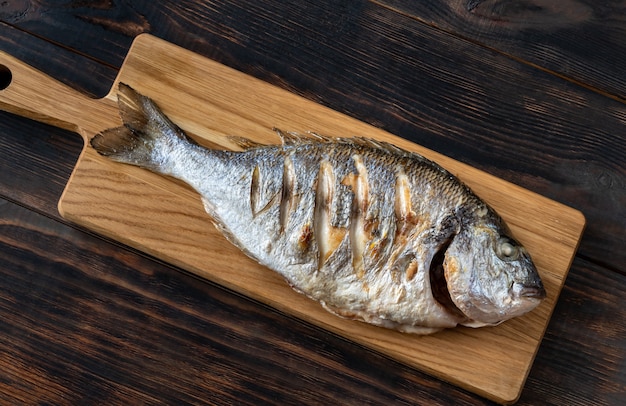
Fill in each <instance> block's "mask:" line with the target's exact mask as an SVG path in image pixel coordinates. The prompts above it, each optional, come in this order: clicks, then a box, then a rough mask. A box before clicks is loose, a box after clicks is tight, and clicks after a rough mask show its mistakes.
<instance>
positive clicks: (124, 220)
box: [0, 35, 585, 403]
mask: <svg viewBox="0 0 626 406" xmlns="http://www.w3.org/2000/svg"><path fill="white" fill-rule="evenodd" d="M0 64H1V65H4V66H5V67H7V68H8V69H9V70H10V71H11V73H12V81H11V83H10V84H9V85H8V87H7V88H6V89H5V90H2V91H0V107H1V108H3V109H4V110H7V111H10V112H13V113H17V114H20V115H23V116H26V117H30V118H32V119H36V120H40V121H44V122H47V123H50V124H53V125H56V126H58V127H62V128H66V129H70V130H74V131H77V132H78V133H80V134H81V135H82V136H83V137H84V139H85V141H87V140H88V139H90V138H91V137H92V136H93V135H94V134H95V133H97V132H99V131H101V130H103V129H105V128H109V127H113V126H117V125H120V123H121V122H120V119H119V116H118V112H117V106H116V102H115V100H116V96H115V93H116V92H115V90H112V91H111V92H110V94H109V95H108V96H107V97H105V98H103V99H99V100H93V99H89V98H87V97H85V96H83V95H81V94H79V93H77V92H76V91H74V90H72V89H70V88H68V87H66V86H64V85H62V84H60V83H58V82H56V81H54V80H53V79H51V78H49V77H47V76H45V75H43V74H41V73H40V72H37V71H35V70H34V69H32V68H30V67H28V66H26V65H25V64H23V63H21V62H19V61H17V60H15V59H14V58H12V57H10V56H8V55H6V54H0ZM0 75H1V76H2V77H3V78H4V79H8V75H7V74H6V70H5V73H4V74H1V73H0ZM7 81H8V80H7ZM118 81H122V82H125V83H128V84H130V85H131V86H133V87H134V88H136V89H137V90H138V91H139V92H141V93H143V94H145V95H148V96H149V97H151V98H153V99H154V100H156V102H157V103H158V104H159V105H160V106H161V107H162V108H163V110H164V112H165V113H166V114H167V115H169V117H170V118H171V119H172V120H173V121H174V122H175V123H177V124H178V125H179V126H180V127H182V128H183V129H185V130H186V131H187V132H188V133H189V134H190V135H192V136H193V137H194V138H196V139H197V140H199V142H201V143H207V144H213V145H215V144H216V145H220V146H223V147H226V148H235V146H234V145H231V144H229V142H228V140H227V138H226V135H242V136H246V137H249V138H252V139H253V140H256V141H259V142H262V143H277V142H278V141H279V140H278V138H277V136H276V135H275V134H274V132H273V131H272V128H273V127H278V128H281V129H285V130H293V131H299V132H304V131H308V130H313V131H316V132H318V133H322V134H326V135H331V136H350V135H361V136H366V137H371V138H376V139H379V140H385V141H389V142H392V143H394V144H396V145H398V146H400V147H403V148H405V149H409V150H413V151H416V152H419V153H420V154H423V155H425V156H426V157H428V158H430V159H432V160H434V161H436V162H438V163H439V164H441V165H442V166H444V167H445V168H447V169H448V170H450V171H451V172H452V173H454V174H457V175H458V176H459V177H460V178H461V179H462V180H463V181H465V182H466V183H467V184H468V185H469V186H470V187H472V188H473V189H474V190H475V191H476V192H477V193H478V194H479V195H480V196H481V197H483V198H484V199H485V200H486V201H487V202H489V203H490V204H491V205H492V206H493V207H494V208H495V209H496V210H497V211H498V212H499V213H500V214H501V215H502V216H503V217H504V218H505V220H506V221H507V222H508V224H509V225H510V226H511V229H512V230H513V233H514V234H515V236H516V237H517V238H518V239H519V240H521V242H522V243H523V244H524V245H525V246H526V247H527V248H528V250H529V251H530V252H531V254H532V255H533V258H534V260H535V262H536V265H537V267H538V269H539V273H540V274H541V277H542V278H543V281H544V284H545V287H546V290H547V292H548V297H547V299H546V300H545V301H544V302H543V303H542V304H541V305H540V306H539V307H538V308H537V309H536V310H534V311H533V312H531V313H530V314H528V315H525V316H523V317H520V318H517V319H515V320H511V321H508V322H506V323H503V324H502V325H500V326H498V327H492V328H482V329H470V328H457V329H453V330H448V331H444V332H441V333H437V334H435V335H431V336H425V337H422V336H415V335H408V334H402V333H397V332H394V331H390V330H386V329H382V328H377V327H373V326H369V325H366V324H363V323H360V322H356V321H348V320H344V319H341V318H338V317H336V316H333V315H331V314H329V313H327V312H326V311H324V310H323V309H322V308H321V307H320V306H319V305H318V304H317V303H314V302H312V301H310V300H308V299H306V298H305V297H304V296H302V295H299V294H297V293H295V292H294V291H293V290H291V289H290V288H289V287H288V286H287V284H286V283H285V282H284V281H283V280H282V278H281V277H280V276H278V275H276V274H275V273H273V272H272V271H270V270H268V269H266V268H264V267H262V266H259V265H258V264H256V263H255V262H254V261H252V260H250V259H249V258H247V257H246V256H245V255H243V254H242V253H241V252H240V251H239V250H237V249H236V248H234V247H233V246H231V245H230V244H229V243H228V242H227V241H226V240H225V239H224V238H223V237H222V236H221V235H220V234H219V233H218V232H217V231H216V230H215V228H214V227H213V225H212V223H211V221H210V219H209V218H208V216H207V215H206V214H205V212H204V210H203V207H202V204H201V202H200V199H199V196H198V195H197V194H196V193H195V192H194V191H192V190H191V189H190V188H188V187H187V186H185V185H183V184H181V183H179V182H177V181H174V180H172V179H168V178H164V177H160V176H158V175H155V174H152V173H150V172H148V171H145V170H142V169H139V168H136V167H131V166H127V165H121V164H116V163H113V162H111V161H109V160H107V159H105V158H102V157H100V156H99V155H98V154H97V153H96V152H95V151H94V150H93V149H92V148H91V147H89V146H86V147H85V148H84V150H83V152H82V154H81V156H80V158H79V160H78V163H77V165H76V169H75V170H74V173H73V174H72V176H71V178H70V181H69V183H68V185H67V187H66V189H65V192H64V194H63V196H62V198H61V201H60V202H59V211H60V212H61V214H62V215H63V216H64V217H65V218H67V219H68V220H71V221H73V222H76V223H78V224H80V225H83V226H85V227H88V228H90V229H92V230H95V231H96V232H98V233H100V234H102V235H105V236H107V237H110V238H113V239H115V240H118V241H120V242H122V243H125V244H128V245H130V246H132V247H135V248H137V249H140V250H142V251H144V252H146V253H148V254H151V255H154V256H155V257H158V258H160V259H162V260H165V261H167V262H170V263H172V264H174V265H176V266H179V267H182V268H184V269H186V270H188V271H190V272H193V273H195V274H197V275H199V276H201V277H203V278H206V279H209V280H211V281H214V282H216V283H219V284H222V285H224V286H226V287H228V288H230V289H233V290H235V291H238V292H241V293H243V294H245V295H248V296H250V297H253V298H255V299H257V300H260V301H262V302H264V303H267V304H269V305H271V306H273V307H275V308H277V309H280V310H281V311H284V312H285V313H289V314H293V315H295V316H297V317H300V318H302V319H304V320H306V321H309V322H312V323H314V324H317V325H319V326H321V327H323V328H325V329H328V330H330V331H333V332H335V333H337V334H340V335H342V336H344V337H346V338H348V339H350V340H353V341H355V342H357V343H360V344H362V345H365V346H367V347H369V348H372V349H374V350H376V351H379V352H381V353H384V354H386V355H388V356H390V357H392V358H394V359H397V360H399V361H401V362H403V363H406V364H408V365H411V366H413V367H415V368H417V369H419V370H422V371H425V372H427V373H429V374H432V375H434V376H437V377H439V378H441V379H443V380H446V381H448V382H451V383H454V384H457V385H459V386H461V387H463V388H466V389H468V390H470V391H473V392H475V393H477V394H480V395H482V396H485V397H487V398H490V399H492V400H495V401H497V402H500V403H510V402H513V401H515V400H516V399H517V398H518V396H519V394H520V392H521V389H522V387H523V385H524V381H525V380H526V377H527V375H528V372H529V369H530V366H531V365H532V362H533V359H534V357H535V354H536V351H537V349H538V346H539V344H540V342H541V339H542V337H543V334H544V332H545V329H546V326H547V324H548V321H549V318H550V315H551V314H552V311H553V309H554V306H555V303H556V301H557V298H558V296H559V294H560V291H561V288H562V286H563V283H564V281H565V277H566V275H567V272H568V269H569V267H570V264H571V261H572V259H573V256H574V253H575V251H576V248H577V245H578V242H579V239H580V236H581V233H582V230H583V228H584V224H585V219H584V217H583V216H582V214H581V213H580V212H578V211H576V210H573V209H571V208H569V207H566V206H564V205H562V204H559V203H557V202H554V201H552V200H549V199H547V198H545V197H542V196H539V195H537V194H535V193H532V192H530V191H528V190H525V189H522V188H520V187H518V186H515V185H513V184H511V183H508V182H506V181H504V180H501V179H498V178H496V177H493V176H491V175H489V174H487V173H484V172H481V171H479V170H477V169H474V168H472V167H469V166H467V165H465V164H463V163H460V162H457V161H454V160H452V159H450V158H447V157H445V156H443V155H440V154H438V153H436V152H433V151H430V150H427V149H425V148H423V147H420V146H418V145H415V144H412V143H410V142H408V141H406V140H403V139H401V138H398V137H396V136H394V135H391V134H389V133H387V132H385V131H382V130H380V129H377V128H375V127H372V126H370V125H367V124H364V123H362V122H360V121H357V120H355V119H353V118H350V117H348V116H345V115H343V114H340V113H338V112H335V111H333V110H331V109H328V108H326V107H323V106H320V105H318V104H315V103H313V102H311V101H309V100H306V99H303V98H301V97H299V96H296V95H294V94H292V93H289V92H288V91H285V90H282V89H279V88H277V87H274V86H272V85H269V84H267V83H264V82H262V81H260V80H257V79H255V78H252V77H250V76H247V75H245V74H243V73H240V72H237V71H235V70H232V69H230V68H228V67H225V66H223V65H220V64H218V63H216V62H213V61H211V60H208V59H205V58H203V57H201V56H198V55H196V54H194V53H192V52H190V51H188V50H185V49H182V48H179V47H177V46H174V45H172V44H169V43H167V42H165V41H163V40H160V39H157V38H155V37H152V36H150V35H141V36H139V37H137V39H136V40H135V42H134V43H133V46H132V48H131V50H130V51H129V54H128V57H127V59H126V60H125V62H124V64H123V67H122V69H121V71H120V73H119V76H118V78H117V80H116V84H115V85H114V86H113V89H117V82H118ZM86 145H88V144H87V143H86ZM242 328H245V326H242Z"/></svg>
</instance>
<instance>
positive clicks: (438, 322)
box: [91, 84, 545, 334]
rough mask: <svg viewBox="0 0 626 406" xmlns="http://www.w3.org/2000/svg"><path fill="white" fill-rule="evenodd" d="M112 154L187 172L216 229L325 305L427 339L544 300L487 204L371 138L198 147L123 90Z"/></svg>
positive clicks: (443, 174)
mask: <svg viewBox="0 0 626 406" xmlns="http://www.w3.org/2000/svg"><path fill="white" fill-rule="evenodd" d="M118 102H119V107H120V115H121V116H122V119H123V121H124V124H125V125H124V126H123V127H118V128H113V129H109V130H106V131H104V132H102V133H100V134H98V135H96V136H95V137H94V138H93V139H92V140H91V145H92V146H93V147H94V148H95V149H96V150H97V151H98V152H99V153H100V154H102V155H105V156H108V157H109V158H111V159H113V160H116V161H119V162H123V163H127V164H132V165H138V166H141V167H145V168H147V169H149V170H152V171H154V172H157V173H162V174H167V175H171V176H174V177H177V178H179V179H181V180H183V181H185V182H187V183H188V184H190V185H191V186H192V187H193V188H194V189H196V190H197V191H198V193H199V194H200V195H201V197H202V200H203V202H204V205H205V209H206V211H207V212H208V214H209V215H210V216H211V217H212V219H213V222H214V224H215V225H216V226H217V228H218V229H219V230H220V231H222V232H223V233H224V235H225V236H226V237H227V238H228V239H229V240H230V241H231V242H232V243H233V244H235V245H236V246H237V247H239V248H240V249H241V250H242V251H243V252H244V253H246V254H247V255H249V256H250V257H252V258H254V259H255V260H257V261H258V262H259V263H261V264H263V265H265V266H267V267H268V268H270V269H272V270H274V271H276V272H278V273H280V274H281V275H282V276H283V277H284V278H285V279H286V280H287V282H288V283H289V284H290V285H291V286H292V287H293V288H294V289H296V290H297V291H299V292H301V293H303V294H305V295H306V296H308V297H310V298H311V299H313V300H316V301H318V302H320V304H322V305H323V306H324V307H325V308H326V309H327V310H329V311H331V312H333V313H335V314H337V315H340V316H343V317H348V318H353V319H357V320H361V321H364V322H368V323H371V324H375V325H378V326H382V327H387V328H393V329H397V330H400V331H403V332H411V333H419V334H427V333H432V332H434V331H438V330H440V329H442V328H450V327H454V326H456V325H458V324H461V325H466V326H471V327H480V326H485V325H494V324H498V323H500V322H502V321H504V320H507V319H509V318H511V317H515V316H519V315H521V314H524V313H526V312H528V311H530V310H532V309H533V308H534V307H536V306H537V305H538V304H539V303H540V301H541V300H542V299H543V298H544V297H545V290H544V288H543V285H542V283H541V279H540V278H539V275H538V274H537V271H536V269H535V267H534V265H533V263H532V260H531V259H530V255H529V254H528V252H527V251H526V250H525V249H524V248H523V247H522V246H521V245H520V244H519V243H517V242H516V241H515V240H514V239H513V237H512V236H511V235H510V231H509V230H508V227H506V225H505V224H504V222H503V221H502V219H501V218H500V217H499V216H498V215H497V213H495V211H493V210H492V209H491V208H490V207H489V206H488V205H487V204H485V203H484V202H483V201H482V200H480V199H479V198H478V197H477V196H476V195H475V194H474V193H473V192H472V191H471V190H470V189H469V188H467V187H466V186H465V185H464V184H463V183H461V182H460V181H459V180H458V179H457V178H456V177H454V176H453V175H452V174H450V173H449V172H447V171H446V170H444V169H443V168H441V167H439V166H438V165H437V164H435V163H433V162H431V161H429V160H427V159H425V158H423V157H422V156H420V155H417V154H414V153H409V152H407V151H404V150H401V149H400V148H398V147H395V146H393V145H390V144H386V143H381V142H378V141H373V140H368V139H363V138H329V137H323V136H320V135H317V134H314V133H312V134H308V135H306V136H303V135H298V134H294V133H285V132H282V131H279V130H278V131H277V133H278V135H279V136H280V138H281V139H282V144H280V145H260V144H257V143H255V142H252V141H250V140H247V139H245V138H241V137H234V138H231V140H232V141H234V142H236V143H237V144H239V145H240V146H241V147H242V148H243V149H244V151H240V152H235V151H220V150H212V149H207V148H203V147H201V146H199V145H198V144H196V143H195V142H193V141H192V140H191V139H190V138H188V137H187V136H186V135H185V134H184V132H183V131H182V130H181V129H179V128H178V127H177V126H176V125H175V124H173V123H172V122H171V121H170V120H169V119H168V118H167V117H166V116H165V115H163V113H162V112H161V111H160V110H159V109H158V107H157V106H156V105H155V104H154V103H153V102H152V101H151V100H150V99H148V98H147V97H145V96H142V95H140V94H138V93H137V92H135V91H134V90H133V89H132V88H130V87H128V86H126V85H124V84H120V88H119V95H118Z"/></svg>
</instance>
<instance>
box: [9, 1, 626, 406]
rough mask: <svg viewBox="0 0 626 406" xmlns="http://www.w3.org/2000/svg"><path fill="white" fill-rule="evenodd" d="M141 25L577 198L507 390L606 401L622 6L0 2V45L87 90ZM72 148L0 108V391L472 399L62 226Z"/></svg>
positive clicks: (624, 374) (623, 91)
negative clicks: (531, 355) (573, 251)
mask: <svg viewBox="0 0 626 406" xmlns="http://www.w3.org/2000/svg"><path fill="white" fill-rule="evenodd" d="M142 32H150V33H152V34H154V35H156V36H158V37H161V38H164V39H166V40H168V41H170V42H173V43H176V44H179V45H181V46H183V47H185V48H188V49H191V50H193V51H195V52H197V53H199V54H202V55H205V56H207V57H209V58H211V59H214V60H216V61H219V62H221V63H224V64H226V65H228V66H231V67H234V68H236V69H238V70H240V71H243V72H245V73H248V74H250V75H252V76H255V77H258V78H261V79H263V80H265V81H267V82H270V83H273V84H275V85H277V86H280V87H283V88H286V89H289V90H290V91H292V92H294V93H297V94H301V95H303V96H305V97H307V98H309V99H312V100H315V101H317V102H319V103H322V104H324V105H327V106H330V107H332V108H333V109H335V110H338V111H341V112H344V113H347V114H349V115H352V116H354V117H357V118H359V119H361V120H363V121H366V122H369V123H372V124H374V125H376V126H379V127H382V128H384V129H386V130H388V131H390V132H392V133H394V134H397V135H399V136H402V137H405V138H407V139H410V140H412V141H414V142H416V143H418V144H421V145H424V146H426V147H428V148H431V149H434V150H437V151H439V152H441V153H444V154H446V155H449V156H451V157H453V158H455V159H457V160H460V161H463V162H466V163H469V164H471V165H473V166H476V167H478V168H481V169H483V170H485V171H487V172H490V173H492V174H495V175H497V176H499V177H502V178H504V179H507V180H509V181H512V182H514V183H517V184H519V185H521V186H523V187H525V188H528V189H530V190H533V191H535V192H538V193H540V194H543V195H545V196H548V197H550V198H552V199H554V200H557V201H559V202H562V203H565V204H568V205H570V206H572V207H575V208H577V209H579V210H581V211H582V212H583V213H584V214H585V216H586V218H587V222H588V224H587V230H586V232H585V234H584V237H583V240H582V242H581V245H580V248H579V251H578V253H577V255H576V258H575V260H574V263H573V265H572V268H571V271H570V274H569V276H568V279H567V281H566V283H565V287H564V290H563V292H562V294H561V297H560V300H559V302H558V304H557V307H556V310H555V312H554V315H553V317H552V320H551V322H550V325H549V327H548V330H547V333H546V336H545V339H544V341H543V343H542V344H541V347H540V349H539V353H538V355H537V359H536V361H535V363H534V366H533V368H532V370H531V372H530V376H529V378H528V381H527V384H526V387H525V389H524V391H523V393H522V396H521V399H520V401H519V404H524V405H535V404H558V405H565V404H578V405H589V404H624V401H625V400H626V310H625V307H624V294H625V292H626V272H625V271H626V249H625V248H626V176H625V175H626V169H625V168H626V104H625V103H626V3H624V2H615V1H613V2H609V1H591V0H587V1H577V0H553V1H547V0H513V1H504V0H502V1H499V0H486V1H481V0H464V1H453V0H441V1H423V2H417V1H412V0H381V1H361V0H320V1H316V2H309V1H292V2H282V1H272V0H254V1H251V0H241V1H220V2H216V1H147V0H145V1H100V0H98V1H91V2H87V1H63V2H60V1H15V0H9V1H4V2H1V3H0V49H1V50H3V51H6V52H8V53H10V54H12V55H14V56H16V57H18V58H20V59H22V60H24V61H25V62H27V63H29V64H30V65H32V66H34V67H36V68H38V69H40V70H42V71H44V72H45V73H47V74H49V75H51V76H53V77H55V78H57V79H59V80H60V81H62V82H64V83H67V84H69V85H70V86H72V87H74V88H77V89H79V90H81V91H83V92H85V93H87V94H90V95H92V96H94V97H101V96H103V95H104V94H105V93H106V92H107V91H108V89H109V88H110V86H111V84H112V82H113V79H114V78H115V75H116V73H117V71H118V69H119V67H120V65H121V64H122V61H123V58H124V56H125V55H126V53H127V51H128V47H129V45H130V43H131V41H132V40H133V38H134V37H135V36H136V35H137V34H139V33H142ZM0 76H2V74H1V73H0ZM0 82H1V80H0ZM81 148H82V140H81V138H80V137H79V136H78V135H76V134H73V133H69V132H65V131H62V130H58V129H55V128H52V127H49V126H46V125H43V124H38V123H35V122H32V121H29V120H25V119H22V118H18V117H16V116H13V115H10V114H6V113H0V320H1V321H0V404H121V405H126V404H144V403H150V404H153V403H166V404H177V405H178V404H186V403H195V404H202V403H211V404H254V405H258V404H266V403H268V404H324V405H327V404H359V405H360V404H429V405H430V404H452V403H454V404H472V405H473V404H489V402H488V401H486V400H484V399H482V398H480V397H478V396H476V395H473V394H471V393H468V392H466V391H463V390H461V389H458V388H456V387H454V386H451V385H448V384H446V383H444V382H441V381H439V380H437V379H435V378H432V377H429V376H428V375H426V374H424V373H421V372H418V371H415V370H413V369H411V368H408V367H406V366H403V365H401V364H399V363H397V362H395V361H392V360H390V359H388V358H385V357H383V356H381V355H379V354H376V353H374V352H372V351H369V350H367V349H365V348H362V347H360V346H358V345H355V344H353V343H351V342H347V341H345V340H343V339H341V338H339V337H337V336H335V335H333V334H330V333H328V332H326V331H323V330H321V329H319V328H316V327H313V326H311V325H308V324H306V323H304V322H302V321H300V320H297V319H294V318H292V317H289V316H286V315H284V314H281V313H280V312H277V311H275V310H273V309H271V308H268V307H266V306H264V305H261V304H259V303H257V302H254V301H252V300H250V299H247V298H245V297H242V296H240V295H237V294H234V293H232V292H229V291H227V290H226V289H224V288H222V287H219V286H215V285H212V284H210V283H207V282H205V281H202V280H198V279H197V278H194V277H193V276H191V275H189V274H187V273H185V272H184V271H182V270H180V269H176V268H174V267H171V266H169V265H167V264H164V263H160V262H159V261H156V260H154V259H152V258H149V257H147V256H145V255H143V254H141V253H139V252H135V251H133V250H131V249H129V248H127V247H124V246H121V245H119V244H117V243H115V242H112V241H107V240H104V239H102V238H100V237H98V236H96V235H94V234H93V233H90V232H89V231H86V230H83V229H79V228H77V227H76V226H74V225H72V224H70V223H68V222H67V221H65V220H64V219H63V218H61V217H60V216H59V214H58V211H57V208H56V202H57V201H58V199H59V196H60V194H61V192H62V190H63V187H64V185H65V183H66V181H67V179H68V177H69V176H70V173H71V171H72V168H73V165H74V163H75V162H76V159H77V157H78V154H79V153H80V151H81Z"/></svg>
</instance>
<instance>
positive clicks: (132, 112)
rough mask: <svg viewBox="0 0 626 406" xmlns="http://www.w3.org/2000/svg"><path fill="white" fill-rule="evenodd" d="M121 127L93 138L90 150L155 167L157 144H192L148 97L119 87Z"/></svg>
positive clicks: (122, 84)
mask: <svg viewBox="0 0 626 406" xmlns="http://www.w3.org/2000/svg"><path fill="white" fill-rule="evenodd" d="M117 97H118V106H119V113H120V116H121V118H122V121H123V123H124V126H122V127H116V128H110V129H107V130H104V131H102V132H101V133H99V134H96V135H95V136H94V137H93V138H92V139H91V141H90V144H91V146H92V147H93V148H94V149H95V150H96V151H97V152H98V153H99V154H101V155H104V156H108V157H109V158H111V159H113V160H115V161H118V162H125V163H129V164H133V165H137V166H145V167H155V166H156V164H155V163H153V162H152V160H153V150H154V148H155V145H156V143H157V141H158V140H162V139H178V140H183V141H187V142H190V143H193V144H195V142H194V141H193V140H191V139H190V138H189V137H187V135H186V134H185V133H184V132H183V131H182V130H181V129H180V128H178V126H176V125H175V124H174V123H172V121H170V119H169V118H167V116H165V114H163V112H162V111H161V110H160V109H159V108H158V106H157V105H156V104H155V103H154V102H153V101H152V100H151V99H150V98H148V97H146V96H143V95H141V94H139V93H138V92H137V91H135V90H134V89H133V88H132V87H130V86H128V85H126V84H124V83H121V82H120V84H119V91H118V96H117Z"/></svg>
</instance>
